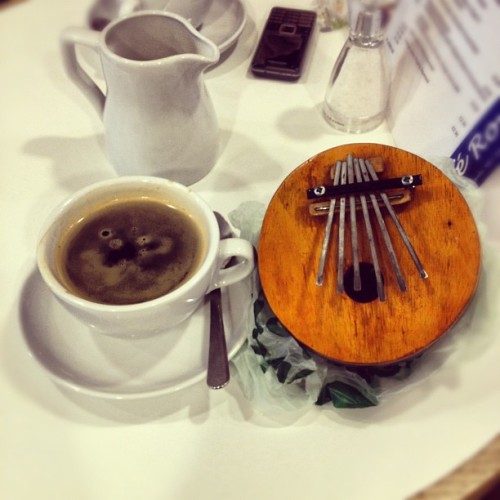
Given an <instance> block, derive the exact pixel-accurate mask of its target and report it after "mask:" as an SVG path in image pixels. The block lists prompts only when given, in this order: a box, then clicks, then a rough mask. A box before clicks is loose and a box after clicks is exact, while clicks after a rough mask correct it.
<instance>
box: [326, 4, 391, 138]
mask: <svg viewBox="0 0 500 500" xmlns="http://www.w3.org/2000/svg"><path fill="white" fill-rule="evenodd" d="M393 5H394V0H392V1H390V2H388V1H387V0H385V1H384V0H378V1H377V0H350V1H349V7H348V8H349V37H348V39H347V40H346V42H345V44H344V46H343V48H342V50H341V52H340V54H339V56H338V58H337V61H336V62H335V65H334V67H333V71H332V75H331V77H330V82H329V84H328V88H327V91H326V96H325V101H324V104H323V115H324V117H325V119H326V121H327V122H328V123H329V124H330V125H332V126H333V127H335V128H336V129H338V130H341V131H343V132H351V133H361V132H367V131H369V130H372V129H374V128H375V127H377V126H378V125H379V124H380V123H381V122H382V121H383V120H384V118H385V114H386V109H387V101H388V95H389V78H388V70H387V65H386V52H385V51H386V48H385V43H384V40H385V28H386V26H387V21H388V19H389V17H390V12H391V10H392V7H393Z"/></svg>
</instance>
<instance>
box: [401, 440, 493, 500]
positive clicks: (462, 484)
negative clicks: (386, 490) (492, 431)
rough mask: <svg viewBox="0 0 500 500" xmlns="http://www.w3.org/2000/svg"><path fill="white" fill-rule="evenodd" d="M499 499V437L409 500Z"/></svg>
mask: <svg viewBox="0 0 500 500" xmlns="http://www.w3.org/2000/svg"><path fill="white" fill-rule="evenodd" d="M499 498H500V436H497V437H496V438H495V439H493V440H492V441H491V442H490V443H488V444H487V445H486V446H485V447H484V448H483V449H482V450H480V451H479V452H478V453H476V455H474V456H473V457H472V458H470V459H469V460H467V462H465V463H464V464H463V465H461V466H460V467H458V468H457V469H455V470H453V471H452V472H450V474H448V475H447V476H445V477H444V478H442V479H441V480H439V481H437V482H436V483H435V484H432V485H430V486H429V487H428V488H426V489H425V490H423V491H421V492H419V493H417V494H415V495H413V496H412V497H410V499H409V500H451V499H454V500H497V499H499Z"/></svg>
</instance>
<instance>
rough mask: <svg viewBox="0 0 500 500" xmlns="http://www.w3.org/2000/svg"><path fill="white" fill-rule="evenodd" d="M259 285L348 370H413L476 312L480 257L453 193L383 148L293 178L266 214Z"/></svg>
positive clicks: (346, 149) (417, 162) (413, 159)
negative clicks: (418, 358)
mask: <svg viewBox="0 0 500 500" xmlns="http://www.w3.org/2000/svg"><path fill="white" fill-rule="evenodd" d="M258 257H259V261H258V263H259V266H258V267H259V275H260V280H261V284H262V288H263V291H264V294H265V296H266V299H267V301H268V303H269V305H270V307H271V309H272V310H273V312H274V313H275V314H276V316H277V317H278V319H279V320H280V322H281V323H282V324H283V326H284V327H285V328H287V329H288V330H289V331H290V333H291V334H292V335H293V336H294V337H295V338H296V339H297V340H298V341H299V342H300V343H301V344H303V345H305V346H306V347H308V348H310V349H311V350H313V351H315V352H316V353H318V354H320V355H322V356H324V357H326V358H328V359H331V360H334V361H338V362H341V363H345V364H354V365H384V364H391V363H395V362H399V361H401V360H404V359H408V358H411V357H413V356H415V355H417V354H419V353H421V352H422V351H424V350H425V349H427V348H428V347H429V346H430V345H432V344H433V343H434V342H436V341H437V340H438V339H439V338H441V337H442V335H444V334H445V333H446V332H448V331H449V330H450V329H451V327H452V326H453V325H454V324H455V322H456V321H457V320H458V319H459V317H460V316H461V315H462V314H463V312H464V311H465V310H466V308H467V306H468V305H469V303H470V301H471V299H472V297H473V295H474V292H475V290H476V287H477V283H478V280H479V274H480V267H481V251H480V243H479V236H478V232H477V228H476V225H475V222H474V218H473V216H472V214H471V212H470V209H469V207H468V205H467V203H466V201H465V199H464V198H463V196H462V194H461V193H460V191H459V190H458V188H457V187H456V186H455V185H454V183H453V182H452V181H451V180H450V179H449V178H448V177H447V176H446V175H444V174H443V173H442V172H441V171H440V170H439V169H437V168H436V167H435V166H433V165H432V164H431V163H429V162H427V161H425V160H423V159H422V158H420V157H418V156H416V155H413V154H411V153H409V152H407V151H403V150H401V149H398V148H394V147H390V146H385V145H379V144H350V145H346V146H340V147H336V148H332V149H329V150H327V151H324V152H322V153H320V154H318V155H316V156H314V157H312V158H310V159H309V160H307V161H306V162H304V163H303V164H302V165H300V166H299V167H298V168H296V169H295V170H294V171H293V172H292V173H291V174H290V175H289V176H288V177H287V178H286V179H285V180H284V181H283V183H282V184H281V185H280V186H279V188H278V190H277V191H276V193H275V194H274V196H273V198H272V200H271V202H270V204H269V207H268V209H267V211H266V214H265V217H264V221H263V225H262V231H261V235H260V240H259V249H258Z"/></svg>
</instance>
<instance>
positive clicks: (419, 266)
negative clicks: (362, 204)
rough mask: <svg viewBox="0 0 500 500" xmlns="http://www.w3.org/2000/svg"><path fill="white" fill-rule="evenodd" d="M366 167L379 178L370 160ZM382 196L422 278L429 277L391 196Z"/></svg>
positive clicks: (372, 175)
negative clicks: (392, 202)
mask: <svg viewBox="0 0 500 500" xmlns="http://www.w3.org/2000/svg"><path fill="white" fill-rule="evenodd" d="M365 164H366V167H367V168H368V171H369V173H370V176H371V178H372V179H373V180H378V176H377V173H376V172H375V169H374V168H373V165H372V164H371V162H370V160H365ZM381 198H382V201H383V202H384V205H385V207H386V208H387V211H388V212H389V215H390V216H391V218H392V220H393V222H394V224H395V225H396V228H397V229H398V231H399V234H400V235H401V238H402V240H403V242H404V244H405V246H406V248H407V249H408V252H409V253H410V255H411V258H412V259H413V262H414V264H415V267H416V268H417V270H418V272H419V274H420V277H421V278H422V279H427V278H428V277H429V275H428V274H427V271H426V270H425V269H424V266H423V265H422V262H421V261H420V259H419V257H418V255H417V252H416V251H415V249H414V248H413V245H412V243H411V241H410V238H408V235H407V234H406V231H405V229H404V227H403V226H402V225H401V221H400V220H399V217H398V216H397V214H396V212H395V211H394V208H393V207H392V205H391V202H390V200H389V198H388V197H387V194H386V193H381Z"/></svg>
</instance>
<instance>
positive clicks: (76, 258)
mask: <svg viewBox="0 0 500 500" xmlns="http://www.w3.org/2000/svg"><path fill="white" fill-rule="evenodd" d="M202 254H203V243H202V238H201V234H200V230H199V228H198V227H197V225H196V223H195V222H194V221H193V220H192V219H191V218H190V217H189V216H188V215H187V214H185V213H183V212H182V211H180V210H177V209H175V208H172V207H170V206H167V205H164V204H162V203H160V202H158V201H151V200H129V201H120V202H116V203H114V204H112V205H109V206H107V207H105V208H102V209H100V210H98V211H97V212H94V213H93V214H92V215H90V216H88V217H85V218H84V219H83V220H82V221H79V222H78V223H76V224H75V226H74V227H73V228H71V230H70V231H68V233H67V235H66V236H65V237H63V239H62V241H61V242H60V246H59V257H58V259H57V260H58V262H59V265H60V274H62V276H63V282H64V283H65V285H66V286H67V287H68V288H69V289H70V290H71V291H72V292H74V293H75V294H77V295H79V296H80V297H83V298H85V299H88V300H91V301H94V302H100V303H103V304H133V303H138V302H144V301H146V300H151V299H154V298H157V297H159V296H161V295H164V294H165V293H168V292H170V291H171V290H173V289H175V288H177V287H178V286H179V285H181V284H182V283H183V282H184V281H186V280H187V279H188V278H189V277H190V276H191V275H192V274H193V272H194V271H195V270H196V269H197V268H198V266H199V265H200V262H201V259H202Z"/></svg>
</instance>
